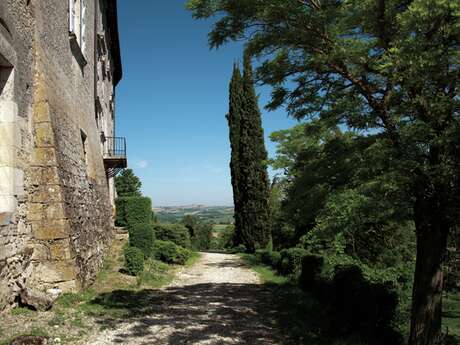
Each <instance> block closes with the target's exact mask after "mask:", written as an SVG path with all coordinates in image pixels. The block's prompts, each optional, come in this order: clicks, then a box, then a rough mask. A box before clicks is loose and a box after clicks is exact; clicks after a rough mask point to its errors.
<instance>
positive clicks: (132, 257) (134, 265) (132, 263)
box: [124, 247, 144, 276]
mask: <svg viewBox="0 0 460 345" xmlns="http://www.w3.org/2000/svg"><path fill="white" fill-rule="evenodd" d="M124 254H125V265H126V270H127V271H128V273H129V274H131V275H133V276H137V275H139V274H140V273H141V272H142V271H143V270H144V253H143V252H142V250H140V249H139V248H136V247H128V248H126V249H125V253H124Z"/></svg>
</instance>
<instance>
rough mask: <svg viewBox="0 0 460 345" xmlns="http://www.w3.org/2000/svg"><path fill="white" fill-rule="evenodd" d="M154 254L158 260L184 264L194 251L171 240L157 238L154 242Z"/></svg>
mask: <svg viewBox="0 0 460 345" xmlns="http://www.w3.org/2000/svg"><path fill="white" fill-rule="evenodd" d="M154 254H155V259H157V260H161V261H163V262H166V263H168V264H176V265H183V264H185V263H186V262H187V260H188V259H189V258H190V257H191V256H192V251H191V250H189V249H187V248H183V247H181V246H178V245H176V244H175V243H173V242H171V241H161V240H156V241H155V242H154Z"/></svg>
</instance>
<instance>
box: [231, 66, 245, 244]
mask: <svg viewBox="0 0 460 345" xmlns="http://www.w3.org/2000/svg"><path fill="white" fill-rule="evenodd" d="M229 103H230V104H229V113H228V115H227V120H228V127H229V136H230V146H231V159H230V172H231V177H232V187H233V204H234V207H235V211H234V215H235V216H234V218H235V235H234V237H233V244H234V245H235V246H237V245H239V244H241V243H242V236H241V232H240V230H241V229H242V219H241V216H242V212H241V202H240V199H241V196H240V191H239V190H240V184H241V181H240V174H239V173H240V165H239V152H240V147H239V143H240V125H241V115H242V111H243V103H244V98H243V79H242V76H241V73H240V70H239V68H238V65H236V64H235V65H234V66H233V76H232V80H231V82H230V101H229Z"/></svg>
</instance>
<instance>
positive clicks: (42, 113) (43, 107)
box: [34, 102, 51, 123]
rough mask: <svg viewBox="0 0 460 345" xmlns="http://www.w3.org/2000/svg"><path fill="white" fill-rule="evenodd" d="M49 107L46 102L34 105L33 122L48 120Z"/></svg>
mask: <svg viewBox="0 0 460 345" xmlns="http://www.w3.org/2000/svg"><path fill="white" fill-rule="evenodd" d="M50 121H51V117H50V107H49V104H48V102H39V103H37V104H36V105H35V111H34V122H35V123H42V122H50Z"/></svg>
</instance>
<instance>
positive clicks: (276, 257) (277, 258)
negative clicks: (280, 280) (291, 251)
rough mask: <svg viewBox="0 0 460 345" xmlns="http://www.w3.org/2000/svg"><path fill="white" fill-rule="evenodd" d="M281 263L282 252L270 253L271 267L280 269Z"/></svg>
mask: <svg viewBox="0 0 460 345" xmlns="http://www.w3.org/2000/svg"><path fill="white" fill-rule="evenodd" d="M280 262H281V254H280V252H277V251H273V252H271V253H270V266H272V267H273V268H278V267H279V264H280Z"/></svg>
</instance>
